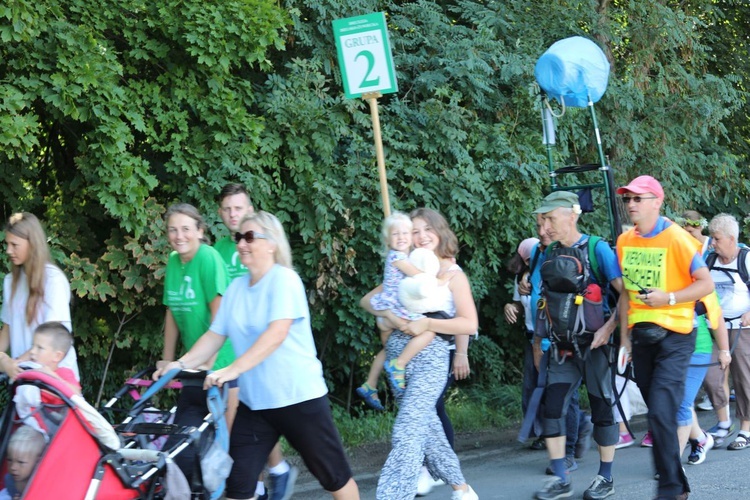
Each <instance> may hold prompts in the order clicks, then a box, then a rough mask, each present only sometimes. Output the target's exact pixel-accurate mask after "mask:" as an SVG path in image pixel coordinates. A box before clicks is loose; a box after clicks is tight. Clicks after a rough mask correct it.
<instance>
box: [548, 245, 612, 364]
mask: <svg viewBox="0 0 750 500" xmlns="http://www.w3.org/2000/svg"><path fill="white" fill-rule="evenodd" d="M599 240H601V238H598V237H593V236H592V237H589V238H588V239H586V240H584V241H582V242H580V243H578V244H576V245H574V246H572V247H563V246H561V245H560V244H559V243H557V242H554V243H552V244H551V245H550V246H549V247H548V248H547V250H546V253H545V255H546V260H545V261H544V263H543V264H542V267H541V270H540V273H541V277H542V293H541V297H542V298H541V299H540V301H539V304H538V308H539V311H540V312H542V314H541V316H542V317H543V319H544V320H545V322H546V325H545V326H546V329H547V334H548V335H549V337H550V340H552V342H555V343H556V344H558V347H559V348H561V349H564V350H575V351H578V345H579V344H587V343H590V342H591V340H592V339H593V334H594V332H596V331H597V330H598V329H599V328H601V327H602V326H603V325H604V307H603V294H602V288H601V287H600V286H599V285H598V284H596V283H595V282H594V281H598V282H599V283H603V284H605V286H606V279H602V278H601V277H600V270H599V266H598V263H597V262H596V254H595V247H596V244H597V243H598V242H599ZM595 263H596V264H595ZM589 268H591V274H593V275H594V277H593V278H596V279H592V276H591V275H590V274H589Z"/></svg>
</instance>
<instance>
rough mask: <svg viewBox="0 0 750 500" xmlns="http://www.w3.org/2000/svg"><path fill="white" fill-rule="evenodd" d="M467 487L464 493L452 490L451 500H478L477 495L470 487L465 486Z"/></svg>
mask: <svg viewBox="0 0 750 500" xmlns="http://www.w3.org/2000/svg"><path fill="white" fill-rule="evenodd" d="M467 487H468V489H467V490H466V491H464V490H454V491H453V494H452V495H451V500H479V495H477V494H476V493H475V492H474V490H473V489H472V488H471V486H469V485H467Z"/></svg>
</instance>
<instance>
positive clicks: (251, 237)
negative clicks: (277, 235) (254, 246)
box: [234, 229, 268, 243]
mask: <svg viewBox="0 0 750 500" xmlns="http://www.w3.org/2000/svg"><path fill="white" fill-rule="evenodd" d="M267 239H268V237H267V236H266V235H265V234H263V233H256V232H255V231H253V230H252V229H251V230H250V231H246V232H244V233H234V241H235V242H237V243H239V242H240V241H241V240H245V242H247V243H252V242H253V241H255V240H267Z"/></svg>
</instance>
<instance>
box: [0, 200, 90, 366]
mask: <svg viewBox="0 0 750 500" xmlns="http://www.w3.org/2000/svg"><path fill="white" fill-rule="evenodd" d="M5 243H6V250H5V253H7V254H8V257H9V259H10V262H11V271H10V273H8V274H7V275H6V276H5V280H4V282H3V307H2V314H1V315H0V318H1V319H2V322H3V327H2V330H0V371H4V372H6V373H7V374H9V375H10V376H15V375H16V374H17V373H18V371H19V368H18V364H17V363H18V361H24V360H26V359H27V353H28V351H29V349H31V343H32V342H31V341H32V338H33V333H34V330H35V329H36V327H37V326H38V325H40V324H42V323H46V322H47V321H59V322H60V323H62V324H63V325H65V327H66V328H67V329H68V330H71V331H72V323H71V321H70V283H69V282H68V279H67V278H66V277H65V274H64V273H63V272H62V271H61V270H60V268H59V267H57V266H56V265H55V264H54V263H53V262H52V259H51V258H50V252H49V247H48V246H47V236H46V235H45V233H44V229H43V228H42V224H41V223H40V222H39V219H37V217H36V216H35V215H34V214H31V213H28V212H19V213H15V214H13V215H11V217H10V219H9V220H8V223H7V224H6V226H5ZM8 349H10V356H8V355H7V351H8ZM60 366H61V367H65V368H70V369H71V370H73V373H75V376H76V379H79V378H80V375H79V373H78V363H77V361H76V353H75V349H74V348H71V349H70V350H69V351H68V354H67V355H66V356H65V359H63V361H62V362H61V363H60Z"/></svg>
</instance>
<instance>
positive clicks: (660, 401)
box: [633, 330, 695, 497]
mask: <svg viewBox="0 0 750 500" xmlns="http://www.w3.org/2000/svg"><path fill="white" fill-rule="evenodd" d="M694 350H695V330H693V331H692V332H691V333H690V334H681V333H674V332H669V333H668V334H667V336H666V337H665V338H664V339H662V340H661V341H660V342H658V343H656V344H653V345H647V346H644V345H636V344H633V365H634V368H635V379H636V380H635V381H636V383H637V384H638V388H639V389H640V390H641V394H642V395H643V400H644V401H645V402H646V405H647V406H648V424H649V429H651V435H652V436H653V439H654V447H653V450H652V451H653V454H654V463H655V465H656V472H657V473H658V474H659V487H658V492H659V495H660V496H665V497H674V496H677V495H680V494H682V493H683V492H689V491H690V485H689V484H688V481H687V478H686V477H685V473H684V472H683V471H682V464H681V462H680V449H679V448H680V446H679V443H678V442H677V418H676V415H677V409H678V408H679V405H680V401H681V400H682V398H683V396H684V395H685V377H686V376H687V371H688V365H689V364H690V357H691V355H692V354H693V351H694Z"/></svg>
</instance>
